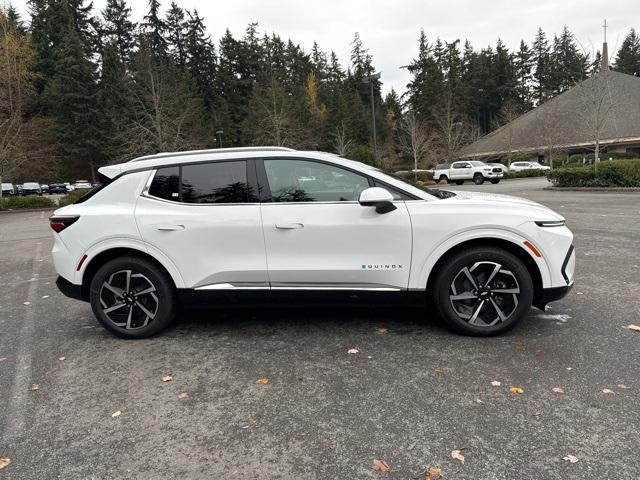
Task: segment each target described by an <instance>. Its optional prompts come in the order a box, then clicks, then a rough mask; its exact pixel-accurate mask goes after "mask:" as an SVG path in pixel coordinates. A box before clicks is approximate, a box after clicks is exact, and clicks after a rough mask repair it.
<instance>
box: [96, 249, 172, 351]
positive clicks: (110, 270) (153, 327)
mask: <svg viewBox="0 0 640 480" xmlns="http://www.w3.org/2000/svg"><path fill="white" fill-rule="evenodd" d="M127 271H129V272H130V273H129V293H124V296H122V295H123V294H120V296H118V295H116V294H115V293H113V291H114V290H115V291H117V292H124V291H125V290H126V281H127V273H126V272H127ZM105 283H108V284H109V286H105V285H104V284H105ZM109 287H111V288H109ZM151 287H153V288H154V289H155V290H153V291H151V292H149V293H147V294H144V293H142V294H140V293H138V295H139V296H136V295H134V294H135V293H136V292H144V291H147V290H150V289H151ZM90 300H91V308H92V309H93V313H94V315H95V316H96V318H97V319H98V321H99V322H100V323H101V324H102V326H104V327H105V328H106V329H107V330H108V331H109V332H111V333H112V334H114V335H116V336H118V337H121V338H129V339H139V338H148V337H151V336H153V335H155V334H157V333H159V332H160V331H162V330H164V329H165V328H167V327H168V326H169V325H170V324H171V322H172V321H173V320H174V318H175V317H176V312H177V307H178V300H177V296H176V290H175V286H174V284H173V281H172V280H171V277H169V275H168V274H167V273H166V272H165V271H164V270H163V269H161V268H159V267H158V266H157V265H156V264H155V263H153V262H151V261H149V260H146V259H144V258H139V257H121V258H116V259H113V260H110V261H108V262H107V263H105V264H104V265H103V266H102V267H100V268H99V269H98V271H97V272H96V274H95V276H94V277H93V280H92V281H91V287H90ZM101 300H102V301H101ZM102 302H104V303H105V305H106V307H105V305H103V304H102ZM134 302H135V303H134ZM113 306H115V307H117V308H115V309H114V310H113V311H112V312H109V314H107V313H105V310H107V309H108V308H111V307H113ZM129 312H130V313H129ZM150 314H153V316H151V315H150ZM123 323H126V324H125V325H123ZM127 326H129V327H130V328H127Z"/></svg>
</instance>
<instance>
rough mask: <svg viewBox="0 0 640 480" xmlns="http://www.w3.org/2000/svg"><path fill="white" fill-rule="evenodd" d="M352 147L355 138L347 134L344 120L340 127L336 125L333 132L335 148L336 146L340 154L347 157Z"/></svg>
mask: <svg viewBox="0 0 640 480" xmlns="http://www.w3.org/2000/svg"><path fill="white" fill-rule="evenodd" d="M351 147H353V140H352V139H350V138H349V137H348V136H347V131H346V128H345V126H344V122H342V123H341V124H340V126H339V127H336V131H335V133H334V134H333V148H335V150H336V153H337V154H338V155H340V156H341V157H345V156H347V154H348V152H349V150H351Z"/></svg>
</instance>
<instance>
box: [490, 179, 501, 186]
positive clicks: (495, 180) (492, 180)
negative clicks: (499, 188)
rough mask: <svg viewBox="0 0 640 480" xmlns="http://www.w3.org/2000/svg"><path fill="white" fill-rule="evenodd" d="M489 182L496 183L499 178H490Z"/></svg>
mask: <svg viewBox="0 0 640 480" xmlns="http://www.w3.org/2000/svg"><path fill="white" fill-rule="evenodd" d="M491 183H493V184H494V185H495V184H496V183H500V179H499V178H492V179H491Z"/></svg>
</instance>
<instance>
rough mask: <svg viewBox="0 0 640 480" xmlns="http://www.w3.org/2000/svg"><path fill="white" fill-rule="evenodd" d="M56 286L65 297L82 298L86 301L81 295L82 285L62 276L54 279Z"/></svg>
mask: <svg viewBox="0 0 640 480" xmlns="http://www.w3.org/2000/svg"><path fill="white" fill-rule="evenodd" d="M56 286H57V287H58V290H60V291H61V292H62V294H63V295H64V296H65V297H69V298H73V299H75V300H82V301H83V302H86V301H87V299H86V298H84V297H83V296H82V285H76V284H74V283H71V282H70V281H69V280H67V279H66V278H64V277H58V278H57V279H56Z"/></svg>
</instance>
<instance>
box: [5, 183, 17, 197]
mask: <svg viewBox="0 0 640 480" xmlns="http://www.w3.org/2000/svg"><path fill="white" fill-rule="evenodd" d="M17 194H18V192H17V190H16V187H14V186H13V183H3V184H2V196H3V197H13V196H14V195H17Z"/></svg>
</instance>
